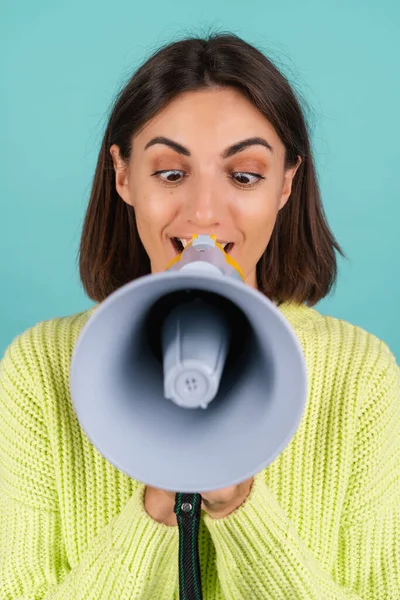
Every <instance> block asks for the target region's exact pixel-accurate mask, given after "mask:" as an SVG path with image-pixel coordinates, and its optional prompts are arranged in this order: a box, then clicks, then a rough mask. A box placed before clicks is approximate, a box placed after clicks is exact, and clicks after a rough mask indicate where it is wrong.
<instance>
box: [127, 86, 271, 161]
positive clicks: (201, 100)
mask: <svg viewBox="0 0 400 600" xmlns="http://www.w3.org/2000/svg"><path fill="white" fill-rule="evenodd" d="M161 135H162V136H165V137H169V138H172V139H174V140H175V141H177V142H179V143H181V144H183V145H185V146H189V147H190V148H191V149H193V151H195V149H196V147H199V148H201V147H204V146H205V145H206V146H207V147H208V148H211V149H213V150H214V151H218V152H219V151H221V150H222V149H223V148H225V147H226V146H228V145H230V144H234V143H236V142H237V141H239V140H241V139H245V138H248V137H253V136H254V137H255V136H262V137H264V138H266V139H267V140H268V142H269V143H270V144H271V146H273V147H274V150H275V148H276V151H277V154H278V155H279V154H280V153H281V152H282V151H283V144H282V142H281V140H280V139H279V136H278V135H277V133H276V131H275V129H274V127H273V126H272V125H271V123H270V122H269V121H268V120H267V119H266V118H265V117H264V115H263V114H262V113H261V112H260V111H259V110H258V109H257V108H256V107H255V106H254V105H253V104H252V103H251V102H250V101H249V100H248V99H247V98H246V97H245V96H244V95H243V94H241V93H240V92H238V91H237V90H234V89H231V88H211V89H206V90H200V91H195V92H186V93H183V94H180V95H179V96H177V97H176V98H174V100H172V101H171V102H170V103H169V104H168V106H166V107H165V108H164V109H162V110H161V111H159V112H158V113H157V115H155V116H154V117H153V118H152V119H151V120H150V121H148V123H147V124H146V125H145V127H144V128H143V129H142V130H141V131H140V133H139V134H138V135H137V136H136V137H135V141H134V144H135V146H136V147H141V148H142V149H144V147H145V145H146V143H147V142H148V141H149V140H150V139H151V138H152V137H154V136H161Z"/></svg>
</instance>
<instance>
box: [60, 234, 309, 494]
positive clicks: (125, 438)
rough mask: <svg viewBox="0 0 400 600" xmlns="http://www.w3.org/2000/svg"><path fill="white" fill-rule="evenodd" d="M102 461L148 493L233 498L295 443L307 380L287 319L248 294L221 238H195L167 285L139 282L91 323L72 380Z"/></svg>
mask: <svg viewBox="0 0 400 600" xmlns="http://www.w3.org/2000/svg"><path fill="white" fill-rule="evenodd" d="M70 388H71V397H72V401H73V404H74V408H75V411H76V414H77V418H78V420H79V422H80V424H81V426H82V427H83V429H84V431H85V432H86V434H87V436H88V438H89V439H90V440H91V442H92V443H93V444H94V446H95V447H96V448H97V449H98V451H99V452H100V453H101V454H102V455H103V456H104V457H105V458H106V459H107V460H109V461H110V462H111V463H112V464H113V465H114V466H115V467H117V468H118V469H120V470H121V471H123V472H124V473H126V474H127V475H128V476H130V477H132V478H134V479H137V480H138V481H140V482H143V483H145V484H147V485H150V486H153V487H157V488H161V489H164V490H170V491H175V492H176V491H181V492H184V493H197V492H200V491H201V492H207V491H212V490H217V489H221V488H224V487H228V486H232V485H235V484H237V483H240V482H242V481H245V480H246V479H248V478H250V477H252V476H253V475H255V474H256V473H258V472H259V471H261V470H262V469H263V468H265V467H266V466H267V465H268V464H270V463H271V462H272V461H273V460H274V459H275V458H276V457H277V456H278V455H279V454H280V453H281V452H282V451H283V450H284V448H285V447H286V446H287V445H288V443H289V442H290V440H291V439H292V437H293V435H294V434H295V432H296V430H297V428H298V426H299V423H300V420H301V417H302V413H303V410H304V405H305V401H306V394H307V378H306V368H305V362H304V358H303V353H302V349H301V346H300V344H299V341H298V339H297V337H296V335H295V333H294V331H293V329H292V327H291V325H290V324H289V322H288V321H287V320H286V319H285V317H284V316H283V315H282V313H281V312H280V311H279V309H278V308H277V307H276V306H275V304H273V303H272V302H271V301H270V300H269V299H268V298H266V297H265V296H264V295H263V294H261V293H260V292H258V291H257V290H255V289H253V288H251V287H250V286H248V285H246V284H244V283H243V280H242V276H241V272H240V269H239V268H238V267H237V265H235V263H234V261H233V260H232V259H231V257H230V256H229V255H227V254H226V253H225V252H224V250H223V248H222V247H221V246H220V245H219V244H218V243H217V242H216V241H215V237H214V236H194V237H193V240H192V242H190V243H189V245H188V246H187V247H186V248H185V250H184V251H183V252H182V254H181V255H179V256H178V257H177V258H176V259H175V260H174V261H173V264H172V265H170V267H169V268H167V269H166V271H165V272H163V273H157V274H152V275H146V276H144V277H141V278H139V279H137V280H135V281H132V282H130V283H128V284H126V285H124V286H123V287H121V288H120V289H118V290H117V291H115V292H114V293H112V294H111V295H110V296H108V298H106V300H104V301H103V302H102V303H101V304H100V305H99V306H98V307H97V308H96V309H95V311H94V312H93V314H92V315H91V317H90V318H89V319H88V321H87V322H86V323H85V325H84V327H83V329H82V331H81V333H80V336H79V338H78V341H77V344H76V346H75V349H74V352H73V357H72V362H71V372H70Z"/></svg>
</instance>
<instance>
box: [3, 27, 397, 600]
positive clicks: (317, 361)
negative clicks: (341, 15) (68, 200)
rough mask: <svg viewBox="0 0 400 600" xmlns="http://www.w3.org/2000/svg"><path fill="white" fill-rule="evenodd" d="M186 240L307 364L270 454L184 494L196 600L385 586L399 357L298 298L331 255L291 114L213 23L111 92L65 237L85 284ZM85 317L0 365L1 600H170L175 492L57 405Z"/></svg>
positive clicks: (27, 341) (310, 290)
mask: <svg viewBox="0 0 400 600" xmlns="http://www.w3.org/2000/svg"><path fill="white" fill-rule="evenodd" d="M194 233H206V234H209V233H212V234H215V235H216V236H217V239H219V240H220V241H221V242H224V243H229V246H227V248H226V249H227V251H228V252H229V253H230V254H231V255H232V256H233V257H234V258H235V260H236V261H237V263H238V264H239V265H240V267H241V269H242V271H243V272H244V275H245V279H246V282H247V284H248V285H250V286H253V287H256V288H258V289H259V290H260V291H261V292H262V293H264V294H266V295H267V296H268V297H269V298H270V299H271V300H272V301H274V302H275V303H276V304H277V305H278V307H279V309H280V310H281V311H282V314H283V315H284V316H285V317H286V318H287V319H288V321H289V322H290V323H291V325H292V327H293V328H294V331H295V332H296V335H297V337H298V339H299V341H300V343H301V345H302V348H303V351H304V356H305V360H306V364H307V370H308V376H309V393H308V398H307V405H306V409H305V413H304V415H303V418H302V421H301V424H300V427H299V429H298V431H297V432H296V435H295V436H294V438H293V440H292V441H291V443H290V444H289V445H288V447H287V448H286V449H285V450H284V452H282V454H281V455H280V456H279V457H278V458H277V459H276V460H275V461H274V462H273V463H272V464H271V465H269V467H268V468H266V469H265V470H263V471H262V472H261V473H257V474H256V475H255V476H254V477H253V478H251V479H250V480H249V481H246V482H243V483H242V484H240V485H238V486H234V487H232V488H229V489H225V490H218V491H216V492H213V493H210V494H204V495H203V499H204V503H203V507H202V508H203V512H202V520H201V525H200V534H199V555H200V564H201V579H202V584H203V594H204V598H205V599H207V600H222V599H225V600H249V599H253V598H254V599H274V600H276V599H293V600H297V599H299V600H300V599H304V600H305V599H307V600H309V599H315V600H322V599H324V600H328V599H329V600H333V599H335V600H344V599H349V600H350V599H352V600H353V599H354V600H355V599H356V598H357V599H358V598H360V599H361V598H362V599H363V600H366V599H367V598H368V599H369V598H370V599H374V600H381V599H382V600H383V599H389V598H392V599H394V598H398V597H399V589H400V544H399V539H400V537H399V536H400V518H399V510H400V508H399V506H400V505H399V500H400V402H399V400H400V374H399V367H398V366H397V365H396V362H395V359H394V357H393V355H392V354H391V352H390V351H389V349H388V347H387V346H386V345H385V344H384V343H383V342H382V341H380V340H378V339H377V338H376V337H374V336H373V335H371V334H369V333H367V332H365V331H364V330H362V329H360V328H357V327H354V326H352V325H350V324H348V323H346V322H343V321H340V320H338V319H334V318H331V317H325V316H322V315H321V314H319V313H318V312H317V310H316V309H315V308H313V306H315V304H316V303H317V302H318V301H319V300H320V299H321V298H323V297H324V296H326V295H327V294H328V292H329V290H330V289H331V286H332V285H333V283H334V281H335V277H336V259H335V250H336V251H339V252H340V248H339V246H338V244H337V242H336V241H335V239H334V237H333V235H332V233H331V232H330V230H329V227H328V225H327V223H326V220H325V217H324V213H323V209H322V205H321V201H320V195H319V190H318V183H317V179H316V174H315V168H314V163H313V159H312V154H311V150H310V142H309V137H308V132H307V128H306V125H305V121H304V117H303V115H302V111H301V108H300V106H299V103H298V101H297V100H296V97H295V95H294V93H293V91H292V89H291V88H290V86H289V84H288V82H287V81H286V80H285V78H284V77H283V76H282V75H281V74H280V73H279V72H278V71H277V69H276V68H275V67H274V66H273V65H272V64H271V62H270V61H269V60H268V59H267V58H266V57H265V56H263V55H262V54H261V53H260V52H259V51H258V50H257V49H255V48H254V47H252V46H250V45H248V44H247V43H245V42H244V41H242V40H240V39H239V38H237V37H235V36H230V35H223V36H214V37H211V38H210V39H208V40H202V39H187V40H183V41H180V42H177V43H175V44H172V45H170V46H168V47H165V48H164V49H162V50H160V51H159V52H158V53H156V54H155V55H154V56H153V57H152V58H150V60H148V61H147V62H146V63H145V64H144V65H143V66H142V67H141V68H140V69H139V70H138V71H137V72H136V74H134V76H133V77H132V79H131V80H130V81H129V83H128V84H127V85H126V87H125V88H124V89H123V91H122V92H121V94H120V95H119V97H118V98H117V100H116V102H115V105H114V108H113V110H112V113H111V116H110V119H109V123H108V125H107V129H106V132H105V135H104V140H103V143H102V146H101V150H100V155H99V159H98V163H97V168H96V172H95V177H94V182H93V188H92V193H91V198H90V203H89V206H88V210H87V214H86V219H85V223H84V227H83V232H82V240H81V246H80V274H81V279H82V282H83V286H84V288H85V290H86V292H87V294H88V295H89V297H90V298H92V299H93V300H95V301H96V302H101V301H102V300H103V299H105V298H106V297H107V296H108V295H109V294H110V293H111V292H113V291H114V290H115V289H117V288H118V287H120V286H122V285H124V284H125V283H127V282H128V281H130V280H132V279H135V278H137V277H140V276H141V275H144V274H146V273H149V272H152V273H156V272H160V271H163V270H164V269H165V267H166V265H167V264H168V263H169V262H170V260H171V259H172V258H173V257H174V256H175V255H176V253H177V252H179V251H180V250H181V249H182V246H183V245H184V244H185V239H186V238H190V237H191V236H192V234H194ZM92 310H93V309H91V310H90V311H86V312H84V313H81V314H78V315H74V316H72V317H66V318H60V319H54V320H51V321H48V322H44V323H39V324H38V325H36V326H35V327H33V328H31V329H30V330H28V331H27V332H25V333H24V334H22V335H21V336H19V337H18V338H17V339H16V340H15V341H14V342H13V343H12V344H11V345H10V347H9V348H8V350H7V352H6V355H5V357H4V359H3V361H2V369H1V386H0V399H1V412H0V417H1V420H0V452H1V454H0V469H1V472H0V473H1V488H0V503H1V508H0V518H1V567H0V573H1V579H0V581H1V586H0V598H1V600H4V599H6V598H7V599H10V600H11V599H12V600H16V599H17V598H36V599H39V598H43V599H47V600H48V599H52V600H55V599H61V598H74V599H75V600H78V599H82V600H83V599H85V600H86V599H89V598H93V599H96V600H99V599H103V598H104V599H106V598H107V599H109V598H118V599H120V598H121V599H123V598H137V599H144V598H146V599H160V600H161V599H162V600H168V599H171V600H172V599H177V598H178V572H177V551H178V528H177V525H176V518H175V515H174V512H173V504H174V494H172V493H171V492H166V491H163V490H157V489H153V488H151V487H146V486H145V485H144V484H142V483H140V482H138V481H135V480H132V479H130V478H129V477H128V476H126V475H124V474H123V473H122V472H119V471H118V470H117V469H116V468H114V467H113V466H112V465H111V464H110V463H109V462H107V461H106V460H105V459H104V458H103V457H102V456H101V455H100V454H99V453H98V452H97V451H96V449H95V448H94V447H93V446H92V444H91V443H90V442H89V440H88V439H87V437H86V436H85V434H84V432H83V430H82V429H81V427H80V426H79V423H78V421H77V419H76V416H75V413H74V410H73V407H72V404H71V399H70V394H69V367H70V360H71V353H72V350H73V348H74V345H75V342H76V340H77V337H78V335H79V332H80V330H81V328H82V326H83V325H84V323H85V322H86V320H87V319H88V317H89V316H90V314H91V313H92ZM138 460H140V457H138Z"/></svg>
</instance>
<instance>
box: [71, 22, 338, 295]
mask: <svg viewBox="0 0 400 600" xmlns="http://www.w3.org/2000/svg"><path fill="white" fill-rule="evenodd" d="M209 87H231V88H234V89H236V90H238V91H240V92H241V93H243V94H244V95H245V96H246V97H247V98H248V99H249V100H250V101H251V102H252V103H253V104H254V106H256V107H257V108H258V110H259V111H260V112H261V113H262V114H263V115H264V116H265V118H266V119H267V120H268V121H269V122H270V123H271V125H272V126H273V127H274V128H275V130H276V132H277V134H278V136H279V137H280V139H281V140H282V143H283V145H284V147H285V168H290V167H292V166H294V165H295V164H296V163H297V161H298V156H300V157H301V159H302V162H301V165H300V167H299V168H298V170H297V173H296V175H295V177H294V180H293V185H292V192H291V196H290V198H289V200H288V202H287V203H286V205H285V206H284V208H283V209H281V210H280V211H279V213H278V217H277V221H276V223H275V227H274V230H273V233H272V236H271V239H270V241H269V243H268V246H267V248H266V249H265V252H264V254H263V256H262V257H261V259H260V260H259V262H258V264H257V282H258V287H259V290H260V291H261V292H263V293H264V294H265V295H266V296H267V297H268V298H270V299H271V300H272V301H274V302H276V303H277V304H281V303H282V302H287V301H289V302H296V303H304V302H306V303H308V305H309V306H313V305H315V304H316V303H317V302H318V301H319V300H321V299H322V298H324V297H325V296H326V295H327V294H328V293H329V291H330V290H331V287H332V286H333V284H334V283H335V281H336V276H337V262H336V255H335V250H336V251H338V252H339V253H340V254H342V255H343V256H344V254H343V252H342V250H341V248H340V246H339V245H338V243H337V241H336V239H335V238H334V236H333V234H332V232H331V230H330V228H329V226H328V223H327V221H326V217H325V213H324V209H323V206H322V202H321V197H320V190H319V185H318V181H317V175H316V170H315V166H314V162H313V157H312V153H311V144H310V139H309V133H308V128H307V124H306V119H305V117H304V115H303V112H302V109H301V106H300V102H299V100H298V98H297V96H296V94H295V92H294V91H293V89H292V87H291V86H290V84H289V82H288V80H287V79H286V78H285V77H284V75H283V74H282V73H281V72H280V71H279V70H278V69H277V67H276V66H275V65H274V64H273V63H272V62H271V61H270V60H269V59H268V58H267V57H266V56H265V55H264V54H263V53H262V52H260V51H259V50H258V49H256V48H255V47H254V46H252V45H250V44H248V43H247V42H245V41H243V40H242V39H240V38H239V37H237V36H235V35H231V34H219V35H212V36H210V37H208V38H207V39H201V38H188V39H183V40H181V41H177V42H174V43H172V44H169V45H167V46H164V47H163V48H161V49H160V50H158V51H157V52H156V53H155V54H153V56H151V57H150V58H149V59H148V60H147V61H146V62H145V63H144V64H143V65H142V66H141V67H140V68H139V69H138V70H137V71H136V73H134V74H133V76H132V77H131V79H130V80H129V81H128V83H127V84H126V85H125V87H124V88H123V89H122V91H121V92H120V93H119V94H118V96H117V98H116V99H115V102H114V105H113V107H112V109H111V114H110V117H109V121H108V124H107V127H106V130H105V133H104V137H103V141H102V144H101V149H100V153H99V157H98V161H97V166H96V170H95V174H94V179H93V184H92V190H91V195H90V200H89V204H88V208H87V212H86V216H85V219H84V224H83V229H82V236H81V241H80V247H79V270H80V278H81V281H82V284H83V287H84V290H85V292H86V293H87V295H88V296H89V297H90V298H91V299H92V300H95V301H96V302H101V301H102V300H104V299H105V298H106V297H107V296H108V295H109V294H110V293H112V292H113V291H114V290H116V289H117V288H119V287H121V286H123V285H124V284H126V283H128V282H129V281H132V280H133V279H136V278H137V277H141V276H142V275H145V274H147V273H150V262H149V258H148V256H147V254H146V252H145V249H144V247H143V245H142V243H141V240H140V237H139V234H138V230H137V227H136V221H135V213H134V209H133V208H132V207H131V206H129V205H128V204H126V203H125V202H124V201H123V200H122V199H121V198H120V197H119V195H118V193H117V191H116V186H115V171H114V167H113V163H112V157H111V155H110V152H109V150H110V147H111V146H112V144H117V145H118V146H119V149H120V154H121V156H122V158H123V159H125V160H126V161H129V157H130V153H131V146H132V139H133V138H134V136H135V134H137V133H138V132H139V131H140V130H141V128H142V127H143V126H144V125H145V124H146V122H147V121H149V120H150V119H151V118H153V117H154V116H155V115H156V114H157V113H158V112H159V111H160V110H162V109H163V108H165V107H166V106H167V105H168V103H169V102H171V101H172V100H173V99H174V98H175V97H176V96H177V95H178V94H181V93H183V92H188V91H196V90H202V89H204V88H209Z"/></svg>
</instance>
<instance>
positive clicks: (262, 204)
mask: <svg viewBox="0 0 400 600" xmlns="http://www.w3.org/2000/svg"><path fill="white" fill-rule="evenodd" d="M278 208H279V203H278V200H276V199H275V198H271V197H269V196H268V195H266V194H262V195H260V196H259V197H255V195H254V196H253V198H252V197H251V194H249V199H248V200H247V201H245V202H243V199H242V202H241V203H240V206H239V207H238V210H237V216H238V221H240V223H241V228H242V230H243V233H244V235H245V237H246V238H247V239H248V241H251V242H253V243H254V244H255V245H258V244H263V243H265V242H266V241H268V239H269V237H270V235H271V233H272V230H273V228H274V225H275V221H276V217H277V214H278Z"/></svg>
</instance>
